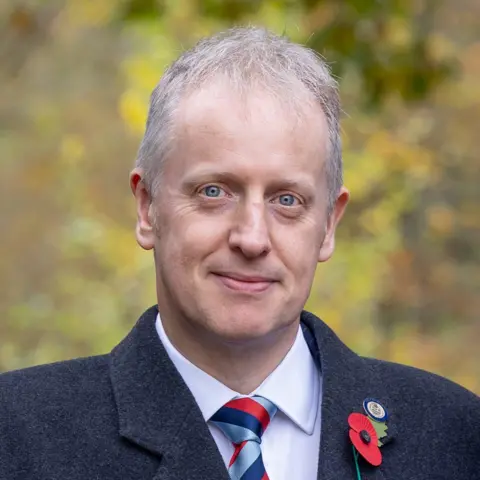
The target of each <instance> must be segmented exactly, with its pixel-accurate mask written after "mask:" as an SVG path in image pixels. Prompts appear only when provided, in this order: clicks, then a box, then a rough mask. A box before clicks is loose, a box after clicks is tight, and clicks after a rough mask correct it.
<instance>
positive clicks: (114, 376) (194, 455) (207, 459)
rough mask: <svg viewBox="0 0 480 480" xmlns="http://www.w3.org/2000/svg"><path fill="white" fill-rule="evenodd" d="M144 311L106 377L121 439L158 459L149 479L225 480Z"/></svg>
mask: <svg viewBox="0 0 480 480" xmlns="http://www.w3.org/2000/svg"><path fill="white" fill-rule="evenodd" d="M157 312H158V311H157V307H152V308H150V309H149V310H147V311H146V312H145V313H144V314H143V315H142V317H141V318H140V319H139V320H138V322H137V324H136V325H135V327H134V328H133V330H132V331H131V332H130V334H129V335H128V336H127V337H126V338H125V340H124V341H123V342H122V343H120V344H119V345H118V346H117V347H116V348H115V349H114V350H113V351H112V354H111V364H110V376H111V380H112V386H113V392H114V397H115V401H116V404H117V409H118V416H119V433H120V436H121V437H123V438H124V439H127V440H129V441H130V442H133V443H134V444H136V445H137V446H138V447H141V448H143V449H146V450H148V451H149V452H151V453H152V454H154V455H156V456H158V458H159V465H160V466H159V469H158V471H157V473H156V475H155V477H154V479H152V480H174V479H179V478H188V479H189V480H207V479H208V480H210V479H212V478H215V479H219V480H228V473H227V469H226V468H225V465H224V463H223V460H222V457H221V455H220V453H219V451H218V449H217V447H216V444H215V442H214V440H213V438H212V436H211V434H210V431H209V429H208V426H207V424H206V423H205V421H204V420H203V417H202V414H201V412H200V409H199V407H198V405H197V403H196V402H195V399H194V398H193V396H192V394H191V393H190V390H189V389H188V387H187V386H186V384H185V383H184V381H183V379H182V377H181V376H180V375H179V373H178V371H177V370H176V368H175V366H174V365H173V363H172V362H171V361H170V358H169V357H168V355H167V353H166V351H165V349H164V348H163V345H162V343H161V342H160V341H159V339H158V335H157V332H156V329H155V319H156V316H157Z"/></svg>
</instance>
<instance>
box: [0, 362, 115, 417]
mask: <svg viewBox="0 0 480 480" xmlns="http://www.w3.org/2000/svg"><path fill="white" fill-rule="evenodd" d="M109 390H111V387H110V377H109V360H108V355H102V356H96V357H87V358H79V359H74V360H68V361H63V362H57V363H52V364H48V365H39V366H35V367H29V368H25V369H21V370H15V371H11V372H6V373H2V374H0V406H1V409H2V411H3V412H4V413H7V412H8V415H3V416H0V425H1V424H2V423H3V424H4V425H5V422H11V421H14V420H15V418H17V419H18V420H20V419H21V420H22V423H24V422H25V421H28V420H30V421H32V422H35V421H36V420H37V421H38V418H39V416H42V415H47V413H50V414H53V412H59V411H60V410H63V411H65V412H66V411H68V410H69V409H72V410H73V409H76V408H77V407H78V405H90V406H93V405H95V404H96V403H99V401H100V399H101V398H102V397H103V399H104V398H105V395H106V392H108V391H109ZM103 401H104V400H103ZM42 412H43V414H42Z"/></svg>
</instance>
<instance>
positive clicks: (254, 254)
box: [132, 83, 348, 341]
mask: <svg viewBox="0 0 480 480" xmlns="http://www.w3.org/2000/svg"><path fill="white" fill-rule="evenodd" d="M327 143H328V133H327V125H326V121H325V118H324V115H323V113H322V111H321V109H320V108H318V109H317V108H313V107H310V108H306V109H305V111H304V112H303V113H302V114H301V115H300V116H297V115H296V114H294V113H292V112H288V111H286V109H285V108H282V106H281V105H279V103H278V101H277V100H275V99H273V98H272V97H270V96H269V95H268V94H266V93H264V92H261V91H258V92H252V93H251V94H250V95H249V97H248V99H247V100H246V101H245V99H244V100H243V101H241V100H240V99H239V97H238V96H236V95H234V94H233V93H232V92H231V90H230V91H229V88H228V87H227V86H226V85H224V84H221V83H215V84H212V85H210V86H208V87H205V88H203V89H201V90H199V91H197V92H195V93H193V94H192V95H190V96H189V97H188V98H187V99H184V101H183V102H182V103H181V106H180V109H179V111H178V114H177V116H176V133H175V148H174V151H173V152H172V154H171V157H170V158H169V160H168V161H167V162H166V164H165V167H164V169H163V173H162V180H161V187H160V191H159V192H158V195H157V196H156V197H155V199H154V200H153V205H151V206H150V208H147V203H146V202H145V201H143V202H139V211H138V213H139V224H138V225H137V239H138V241H139V243H140V244H141V245H142V246H143V247H144V248H146V249H149V248H152V247H153V248H154V251H155V261H156V270H157V273H156V276H157V293H158V302H159V306H160V310H161V311H162V318H163V317H165V319H166V320H167V322H168V323H169V328H170V329H172V328H175V322H183V324H188V327H189V328H190V330H191V329H192V328H193V329H194V331H195V329H196V330H197V331H198V332H199V334H209V335H214V336H215V337H217V338H220V339H223V340H225V341H248V340H253V339H258V338H261V337H265V336H268V335H270V334H272V333H275V332H278V331H280V330H281V329H283V328H286V327H288V326H292V325H294V324H295V322H296V321H297V320H298V317H299V313H300V311H301V310H302V308H303V306H304V304H305V302H306V300H307V297H308V295H309V292H310V288H311V285H312V282H313V277H314V273H315V268H316V264H317V262H319V261H325V260H327V259H328V258H329V257H330V255H331V253H332V251H333V241H334V240H333V234H334V230H335V226H336V223H337V221H338V219H339V218H340V216H341V214H342V212H343V208H344V206H345V203H346V201H347V199H348V193H347V192H346V191H342V193H341V195H340V198H339V200H338V201H337V207H336V209H335V211H334V212H333V214H332V215H331V216H330V218H328V216H327V213H328V212H327V191H326V186H325V160H326V146H327ZM322 146H324V147H323V148H322ZM132 175H134V174H132ZM140 176H141V173H140V175H138V177H137V180H138V178H139V177H140ZM132 179H133V177H132ZM132 181H133V182H134V183H135V181H134V180H132ZM133 188H134V190H135V185H134V187H133ZM137 200H138V195H137ZM149 213H150V215H151V216H152V215H153V216H154V219H152V218H150V219H149V218H148V214H149Z"/></svg>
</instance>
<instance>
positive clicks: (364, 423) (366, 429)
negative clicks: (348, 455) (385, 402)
mask: <svg viewBox="0 0 480 480" xmlns="http://www.w3.org/2000/svg"><path fill="white" fill-rule="evenodd" d="M348 425H349V426H350V431H349V436H350V440H351V441H352V443H353V446H354V447H355V448H356V449H357V452H358V453H359V454H360V455H361V456H362V457H363V458H364V459H365V460H366V461H367V462H368V463H370V464H371V465H374V466H375V467H378V466H379V465H380V464H381V463H382V453H381V452H380V448H378V437H377V432H376V431H375V427H374V426H373V425H372V422H371V421H370V419H369V418H368V417H367V416H365V415H363V414H361V413H352V414H350V416H349V417H348Z"/></svg>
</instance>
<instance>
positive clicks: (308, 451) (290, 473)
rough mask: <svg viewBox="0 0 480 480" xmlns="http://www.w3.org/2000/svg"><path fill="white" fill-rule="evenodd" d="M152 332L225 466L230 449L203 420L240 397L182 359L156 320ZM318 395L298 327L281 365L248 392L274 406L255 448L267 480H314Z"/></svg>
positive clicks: (316, 378) (319, 384) (317, 374)
mask: <svg viewBox="0 0 480 480" xmlns="http://www.w3.org/2000/svg"><path fill="white" fill-rule="evenodd" d="M156 328H157V332H158V335H159V337H160V340H161V341H162V343H163V345H164V347H165V349H166V351H167V354H168V355H169V357H170V359H171V360H172V362H173V363H174V364H175V366H176V368H177V370H178V371H179V373H180V375H181V376H182V377H183V380H184V381H185V383H186V384H187V386H188V387H189V389H190V390H191V392H192V394H193V396H194V398H195V400H196V401H197V403H198V405H199V407H200V410H201V412H202V414H203V418H204V419H205V421H206V422H207V423H208V427H209V429H210V432H211V434H212V436H213V438H214V440H215V442H216V444H217V447H218V449H219V451H220V453H221V455H222V457H223V460H224V462H225V465H226V466H228V464H229V463H230V458H231V457H232V454H233V451H234V447H233V445H232V443H231V442H230V441H229V440H228V439H227V437H226V436H225V435H224V434H223V432H222V431H221V430H220V429H219V428H218V427H216V426H215V425H214V424H213V423H211V422H209V420H210V418H211V417H212V415H213V414H214V413H215V412H216V411H217V410H218V409H219V408H220V407H222V406H223V405H225V403H227V402H229V401H230V400H232V399H233V398H234V397H238V396H245V395H240V394H239V393H237V392H235V391H233V390H231V389H230V388H228V387H227V386H225V385H224V384H222V383H221V382H219V381H218V380H217V379H215V378H213V377H212V376H210V375H208V374H207V373H206V372H204V371H203V370H201V369H200V368H198V367H196V366H195V365H194V364H193V363H191V362H190V361H189V360H187V359H186V358H185V357H184V356H183V355H182V354H181V353H180V352H179V351H178V350H177V349H176V348H175V347H174V345H173V344H172V343H171V342H170V340H169V339H168V337H167V335H166V333H165V330H164V328H163V325H162V321H161V319H160V316H157V322H156ZM321 394H322V382H321V377H320V372H319V371H318V369H317V367H316V365H315V363H314V361H313V358H312V356H311V354H310V350H309V349H308V346H307V344H306V342H305V338H304V336H303V333H302V331H301V328H299V329H298V333H297V337H296V339H295V342H294V344H293V346H292V348H291V349H290V350H289V352H288V353H287V355H286V356H285V358H284V359H283V361H282V362H281V363H280V365H279V366H278V367H277V368H276V369H275V370H274V371H273V372H272V373H271V374H270V375H269V376H268V377H267V378H266V379H265V381H264V382H263V383H262V384H261V385H260V386H259V387H258V388H257V389H256V390H255V391H254V392H252V393H251V395H261V396H262V397H265V398H267V399H268V400H270V401H271V402H273V403H274V404H275V405H276V406H277V407H278V411H277V413H276V415H275V417H274V418H273V421H272V422H271V423H270V425H269V426H268V428H267V430H266V431H265V433H264V434H263V437H262V444H261V449H262V457H263V463H264V465H265V469H266V471H267V473H268V475H269V477H270V480H291V479H299V480H300V479H301V480H316V478H317V468H318V454H319V451H320V448H319V447H320V423H321V414H320V408H321V401H320V399H321Z"/></svg>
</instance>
